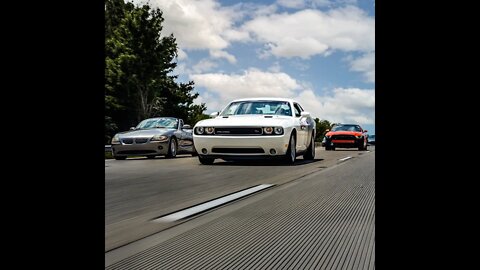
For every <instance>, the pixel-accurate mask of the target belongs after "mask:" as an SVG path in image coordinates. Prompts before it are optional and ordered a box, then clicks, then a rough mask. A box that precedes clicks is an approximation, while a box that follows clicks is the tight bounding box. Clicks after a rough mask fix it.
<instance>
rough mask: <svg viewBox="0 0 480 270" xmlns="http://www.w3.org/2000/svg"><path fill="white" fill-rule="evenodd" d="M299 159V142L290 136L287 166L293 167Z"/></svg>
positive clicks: (286, 156) (285, 159)
mask: <svg viewBox="0 0 480 270" xmlns="http://www.w3.org/2000/svg"><path fill="white" fill-rule="evenodd" d="M296 159H297V140H296V138H295V135H294V134H293V133H292V135H290V141H289V143H288V150H287V153H286V154H285V157H284V161H285V163H286V164H290V165H293V164H294V163H295V160H296Z"/></svg>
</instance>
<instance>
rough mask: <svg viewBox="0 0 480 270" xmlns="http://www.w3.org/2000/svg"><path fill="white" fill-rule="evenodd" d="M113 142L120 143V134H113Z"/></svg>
mask: <svg viewBox="0 0 480 270" xmlns="http://www.w3.org/2000/svg"><path fill="white" fill-rule="evenodd" d="M112 144H120V138H119V137H118V134H115V136H113V138H112Z"/></svg>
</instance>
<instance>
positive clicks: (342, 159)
mask: <svg viewBox="0 0 480 270" xmlns="http://www.w3.org/2000/svg"><path fill="white" fill-rule="evenodd" d="M351 158H352V157H344V158H341V159H339V161H344V160H347V159H351Z"/></svg>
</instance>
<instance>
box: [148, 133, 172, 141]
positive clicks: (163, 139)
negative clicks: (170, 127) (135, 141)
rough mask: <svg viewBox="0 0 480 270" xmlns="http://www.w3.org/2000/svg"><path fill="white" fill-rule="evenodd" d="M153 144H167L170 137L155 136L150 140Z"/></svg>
mask: <svg viewBox="0 0 480 270" xmlns="http://www.w3.org/2000/svg"><path fill="white" fill-rule="evenodd" d="M150 141H151V142H166V141H168V136H165V135H155V136H153V137H152V138H151V139H150Z"/></svg>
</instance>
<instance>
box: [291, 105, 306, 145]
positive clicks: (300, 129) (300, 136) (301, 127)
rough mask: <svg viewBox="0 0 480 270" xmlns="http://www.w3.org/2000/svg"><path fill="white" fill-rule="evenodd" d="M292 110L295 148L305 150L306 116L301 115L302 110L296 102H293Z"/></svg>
mask: <svg viewBox="0 0 480 270" xmlns="http://www.w3.org/2000/svg"><path fill="white" fill-rule="evenodd" d="M293 111H294V114H295V115H294V117H295V123H296V126H297V150H305V149H307V135H308V118H306V117H302V115H301V113H302V111H303V110H302V108H301V107H300V106H299V105H298V104H297V103H296V102H294V103H293Z"/></svg>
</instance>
